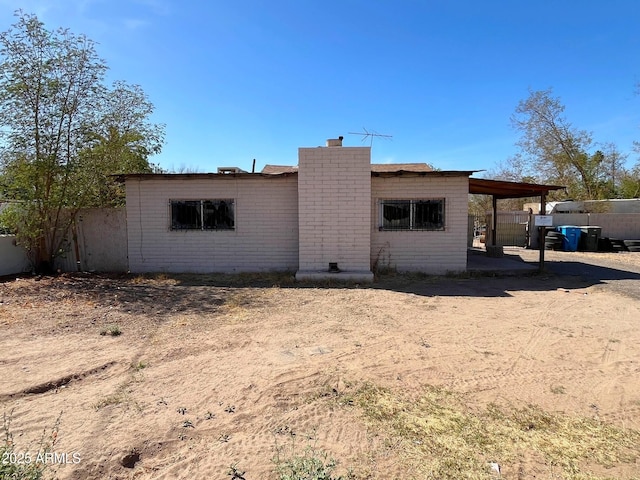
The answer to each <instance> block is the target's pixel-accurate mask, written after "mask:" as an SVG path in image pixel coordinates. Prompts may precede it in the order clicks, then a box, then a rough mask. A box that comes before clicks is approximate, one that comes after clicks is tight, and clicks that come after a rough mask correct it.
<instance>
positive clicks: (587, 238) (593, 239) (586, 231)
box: [578, 225, 602, 252]
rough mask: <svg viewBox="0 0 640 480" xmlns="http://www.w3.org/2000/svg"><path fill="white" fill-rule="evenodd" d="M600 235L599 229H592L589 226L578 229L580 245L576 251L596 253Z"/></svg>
mask: <svg viewBox="0 0 640 480" xmlns="http://www.w3.org/2000/svg"><path fill="white" fill-rule="evenodd" d="M601 234H602V228H601V227H592V226H590V225H589V226H582V227H580V243H579V244H578V249H580V250H582V251H584V252H597V251H598V242H599V241H600V235H601Z"/></svg>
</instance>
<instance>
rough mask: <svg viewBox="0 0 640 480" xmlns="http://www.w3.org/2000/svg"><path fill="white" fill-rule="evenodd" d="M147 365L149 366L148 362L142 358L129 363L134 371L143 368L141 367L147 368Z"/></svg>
mask: <svg viewBox="0 0 640 480" xmlns="http://www.w3.org/2000/svg"><path fill="white" fill-rule="evenodd" d="M148 366H149V364H148V363H145V362H143V361H142V360H140V361H139V362H138V363H132V364H131V368H133V369H134V370H136V371H140V370H143V369H145V368H147V367H148Z"/></svg>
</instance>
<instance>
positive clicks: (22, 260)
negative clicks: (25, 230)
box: [0, 235, 31, 277]
mask: <svg viewBox="0 0 640 480" xmlns="http://www.w3.org/2000/svg"><path fill="white" fill-rule="evenodd" d="M15 240H16V237H15V235H0V277H1V276H3V275H15V274H17V273H24V272H29V271H30V270H31V263H30V262H29V258H28V257H27V252H26V251H25V250H24V248H22V247H18V246H16V245H15Z"/></svg>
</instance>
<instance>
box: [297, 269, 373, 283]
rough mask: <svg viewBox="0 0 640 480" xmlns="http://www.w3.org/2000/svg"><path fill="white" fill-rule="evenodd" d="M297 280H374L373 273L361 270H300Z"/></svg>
mask: <svg viewBox="0 0 640 480" xmlns="http://www.w3.org/2000/svg"><path fill="white" fill-rule="evenodd" d="M296 280H298V281H305V280H306V281H312V282H315V281H322V282H326V281H331V282H367V283H371V282H373V273H371V272H366V271H360V272H354V271H347V270H342V271H340V272H335V273H334V272H327V271H313V270H298V271H297V272H296Z"/></svg>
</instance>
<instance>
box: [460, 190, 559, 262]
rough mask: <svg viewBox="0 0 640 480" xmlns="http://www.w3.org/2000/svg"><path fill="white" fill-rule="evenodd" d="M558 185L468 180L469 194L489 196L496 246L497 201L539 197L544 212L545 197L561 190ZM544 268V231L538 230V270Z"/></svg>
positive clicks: (492, 238)
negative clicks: (551, 192)
mask: <svg viewBox="0 0 640 480" xmlns="http://www.w3.org/2000/svg"><path fill="white" fill-rule="evenodd" d="M565 188H566V187H564V186H559V185H543V184H539V183H524V182H508V181H505V180H487V179H484V178H469V193H472V194H477V195H491V207H492V213H493V215H492V216H491V218H492V225H491V243H492V245H493V246H495V245H496V238H497V234H496V233H497V232H496V230H497V223H498V215H497V213H498V199H501V198H527V197H540V211H541V212H546V211H547V209H546V207H547V200H546V199H547V195H548V194H549V192H550V191H553V190H563V189H565ZM543 268H544V229H540V260H539V269H540V271H542V270H543Z"/></svg>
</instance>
